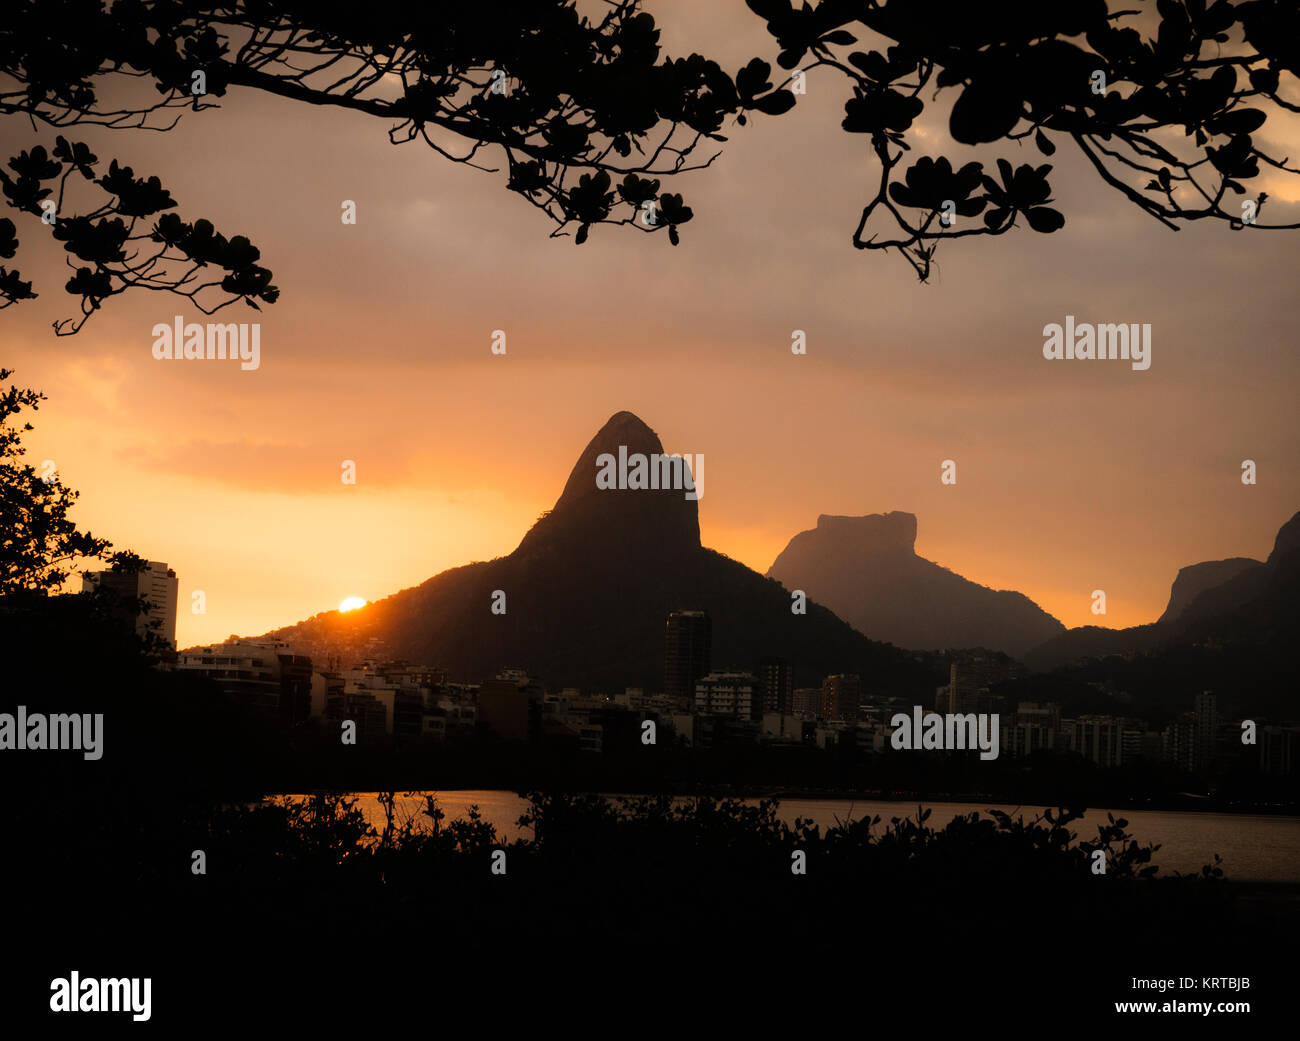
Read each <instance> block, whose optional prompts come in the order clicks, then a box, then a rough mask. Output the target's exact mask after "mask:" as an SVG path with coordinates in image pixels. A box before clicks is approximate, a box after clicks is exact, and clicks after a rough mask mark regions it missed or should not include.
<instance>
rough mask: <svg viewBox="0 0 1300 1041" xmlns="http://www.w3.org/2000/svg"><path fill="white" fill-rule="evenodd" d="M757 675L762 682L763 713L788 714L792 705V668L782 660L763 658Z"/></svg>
mask: <svg viewBox="0 0 1300 1041" xmlns="http://www.w3.org/2000/svg"><path fill="white" fill-rule="evenodd" d="M758 675H759V679H761V680H762V681H763V711H764V712H780V713H788V712H790V711H791V706H792V705H793V703H794V666H792V665H791V664H790V663H789V662H788V661H785V660H784V659H782V658H764V659H763V661H762V662H760V663H759V666H758Z"/></svg>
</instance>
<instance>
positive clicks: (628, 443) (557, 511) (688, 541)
mask: <svg viewBox="0 0 1300 1041" xmlns="http://www.w3.org/2000/svg"><path fill="white" fill-rule="evenodd" d="M663 454H664V446H663V442H662V441H660V440H659V435H658V434H656V433H655V432H654V431H653V430H652V429H650V427H649V426H648V425H647V424H646V423H645V422H644V421H643V420H642V419H641V418H640V417H639V416H637V415H636V414H635V413H632V412H627V411H622V412H615V413H614V414H613V415H612V416H610V417H609V419H608V420H606V421H605V425H604V426H602V427H601V428H600V430H598V431H597V432H596V436H595V437H593V438H592V439H591V440H590V441H589V442H588V443H587V447H586V448H584V449H583V450H582V454H581V455H579V456H578V461H577V462H576V463H575V464H574V465H573V469H572V470H571V471H570V472H569V479H568V480H567V481H566V482H565V483H564V491H563V492H561V494H560V497H559V499H558V500H557V501H556V503H555V507H554V508H553V509H552V510H551V511H550V512H549V513H547V514H545V515H544V516H543V517H542V518H541V520H539V521H538V522H537V523H536V524H534V525H533V527H532V528H531V529H530V530H529V532H528V534H527V535H525V536H524V539H523V541H522V542H521V543H520V544H519V549H520V550H523V549H525V548H527V549H530V550H531V549H536V548H538V546H539V545H541V544H543V543H544V542H547V541H550V540H554V539H564V540H569V539H594V540H597V542H598V543H601V544H603V543H606V542H609V541H611V540H614V541H623V542H627V541H635V542H637V543H639V544H647V543H648V544H654V543H659V544H662V546H663V547H664V548H665V549H699V547H700V519H699V512H698V509H697V504H696V502H695V500H694V499H687V498H686V491H685V489H678V488H663V489H660V488H656V489H649V488H646V489H641V488H601V487H600V486H599V485H598V484H597V483H596V476H597V473H598V472H600V470H601V458H602V456H608V457H612V458H613V460H614V461H615V465H618V462H619V460H625V461H626V463H625V464H624V466H625V467H626V466H627V465H628V464H630V463H631V462H632V460H633V458H634V457H636V456H645V457H646V459H647V460H649V459H650V458H651V457H658V456H662V455H663ZM656 482H657V479H656Z"/></svg>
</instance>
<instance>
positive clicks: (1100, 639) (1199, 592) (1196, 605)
mask: <svg viewBox="0 0 1300 1041" xmlns="http://www.w3.org/2000/svg"><path fill="white" fill-rule="evenodd" d="M1298 630H1300V513H1297V514H1296V515H1295V516H1293V517H1292V518H1291V519H1290V520H1289V521H1287V522H1286V523H1285V524H1284V525H1282V527H1281V528H1280V529H1279V530H1278V533H1277V538H1276V539H1275V540H1274V544H1273V552H1272V553H1270V554H1269V558H1268V560H1267V561H1265V562H1263V563H1260V562H1259V561H1258V560H1252V559H1251V558H1249V557H1230V558H1228V559H1227V560H1210V561H1205V562H1203V563H1200V564H1192V565H1190V566H1189V567H1185V568H1183V569H1182V570H1180V571H1179V572H1178V577H1177V578H1175V579H1174V584H1173V588H1172V589H1171V590H1170V592H1169V604H1168V606H1167V607H1166V608H1165V611H1164V613H1163V614H1162V615H1161V616H1160V617H1159V619H1157V620H1156V621H1155V622H1154V623H1152V624H1149V625H1136V626H1131V627H1130V628H1127V629H1103V628H1100V627H1098V626H1091V625H1089V626H1083V627H1081V628H1078V629H1070V630H1068V631H1067V632H1065V633H1062V634H1061V635H1060V636H1057V637H1054V638H1053V639H1051V640H1048V641H1046V642H1044V643H1043V644H1042V645H1041V646H1039V647H1035V648H1034V649H1033V650H1031V651H1030V652H1029V653H1028V654H1026V655H1025V663H1026V664H1027V665H1029V666H1030V667H1031V668H1033V669H1036V670H1039V671H1045V670H1048V669H1054V668H1057V667H1058V666H1062V665H1068V664H1070V663H1072V662H1076V661H1079V660H1080V659H1082V658H1104V657H1107V656H1108V655H1114V654H1121V655H1127V654H1135V653H1142V652H1150V651H1156V650H1159V649H1162V648H1165V647H1173V646H1179V645H1187V644H1191V643H1195V642H1198V641H1207V640H1209V641H1214V642H1218V643H1224V642H1231V643H1260V644H1277V643H1279V642H1285V641H1287V640H1290V639H1291V638H1292V637H1293V636H1294V635H1295V634H1296V633H1297V631H1298Z"/></svg>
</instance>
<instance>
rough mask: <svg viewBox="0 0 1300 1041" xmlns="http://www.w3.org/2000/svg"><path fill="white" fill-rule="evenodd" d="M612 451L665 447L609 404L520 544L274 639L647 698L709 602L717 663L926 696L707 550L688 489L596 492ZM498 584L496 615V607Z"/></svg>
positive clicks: (453, 672)
mask: <svg viewBox="0 0 1300 1041" xmlns="http://www.w3.org/2000/svg"><path fill="white" fill-rule="evenodd" d="M620 447H623V448H625V449H626V452H627V455H628V456H629V457H631V456H632V455H634V454H635V453H642V454H645V455H647V456H649V455H659V454H661V453H662V452H663V445H662V443H661V442H660V440H659V437H658V435H657V434H655V432H654V431H653V430H651V429H650V428H649V427H648V426H647V425H646V424H645V423H643V422H642V421H641V420H640V419H639V418H637V417H636V416H635V415H633V414H632V413H631V412H618V413H615V414H614V415H613V416H611V417H610V419H609V421H608V422H606V423H605V425H604V426H603V427H602V428H601V429H600V431H599V432H598V433H597V434H596V436H595V437H593V438H592V439H591V442H590V443H589V444H588V445H587V447H586V448H585V449H584V450H583V451H582V453H581V454H580V456H579V457H578V461H577V463H576V464H575V465H574V467H573V470H572V472H571V473H570V475H569V479H568V481H567V482H565V485H564V490H563V492H562V493H561V495H560V497H559V499H558V501H557V502H556V504H555V506H554V508H553V509H551V510H549V511H548V512H547V513H545V514H543V515H542V517H541V518H540V519H539V520H538V521H537V522H536V523H535V524H534V525H533V527H532V528H531V529H530V530H529V531H528V532H527V534H525V535H524V537H523V540H522V541H521V542H520V543H519V546H518V548H516V549H515V551H514V552H513V553H511V554H509V555H508V556H505V557H499V558H497V559H495V560H490V561H484V562H478V563H473V564H467V565H465V566H463V567H457V568H452V569H450V570H448V571H444V572H442V573H441V574H439V575H436V576H435V577H433V578H431V579H429V580H428V581H426V582H424V583H423V584H421V585H418V586H415V587H413V588H411V589H405V590H403V591H401V592H399V593H395V594H394V595H392V596H389V597H387V598H386V599H383V600H378V601H376V602H374V603H372V604H369V605H367V606H366V607H364V608H361V609H359V610H357V611H352V612H348V613H347V614H343V615H340V614H338V613H337V612H328V613H326V614H324V615H318V616H316V617H314V618H312V619H309V620H307V621H306V622H303V623H299V624H298V625H296V626H291V627H289V628H287V629H281V630H277V631H276V632H274V633H270V634H268V636H271V637H274V638H278V639H284V640H288V641H289V642H291V643H293V644H295V645H296V646H297V647H300V648H302V649H303V650H304V651H306V652H307V653H312V654H313V656H323V655H324V654H325V653H327V651H328V650H329V648H330V647H337V646H338V645H339V643H340V642H346V643H348V645H349V647H350V648H357V647H363V646H364V645H365V644H366V641H368V640H371V639H373V640H377V641H379V643H378V644H377V646H378V647H381V648H382V653H384V654H386V655H388V656H390V657H394V658H401V659H406V660H409V661H413V662H420V663H424V664H428V665H433V666H438V667H442V668H445V669H447V670H448V672H449V674H450V676H451V678H452V679H453V680H459V681H465V682H476V681H480V680H483V679H487V678H490V677H492V676H494V675H495V674H496V673H497V671H498V670H500V669H501V668H502V667H506V666H513V667H518V668H523V669H527V670H528V671H530V672H532V673H533V674H535V675H537V676H539V677H541V678H542V679H543V680H544V681H545V682H546V683H547V684H548V686H550V687H552V688H559V687H562V686H573V687H579V688H585V689H597V690H602V691H607V692H609V691H613V692H618V691H621V690H622V688H623V687H624V686H627V685H634V686H643V687H644V688H646V690H647V692H655V691H659V690H662V689H663V657H664V640H665V624H666V620H667V616H668V614H669V612H671V611H674V610H679V609H703V610H705V611H708V612H709V615H710V617H711V621H712V642H713V647H712V655H711V661H712V664H713V666H714V667H725V666H737V667H740V668H745V669H751V668H754V667H756V666H757V664H758V663H759V662H760V661H761V660H762V659H763V658H765V657H778V658H784V659H786V660H788V661H790V662H791V663H792V664H793V666H794V670H795V681H796V684H798V685H806V686H812V685H818V684H820V683H821V680H822V678H823V677H824V676H826V675H828V674H831V673H839V672H856V673H859V674H860V675H862V676H863V678H864V686H866V687H867V688H868V689H871V690H880V691H882V692H897V693H909V694H910V693H918V692H930V693H932V691H933V683H934V682H935V677H934V676H933V675H932V674H931V670H929V669H926V668H925V667H923V666H922V665H921V664H920V663H919V662H918V661H917V659H916V658H915V656H912V655H907V654H904V653H903V652H901V651H899V650H898V649H897V648H894V647H889V646H887V645H884V644H880V643H876V642H873V641H871V640H868V639H867V638H866V637H864V636H863V635H862V634H860V633H858V632H856V631H854V630H853V629H852V628H851V627H850V626H849V625H848V624H847V623H845V622H843V621H841V620H840V619H839V618H837V617H836V616H835V615H834V614H832V613H831V612H830V611H829V610H827V609H826V608H825V607H822V606H820V605H818V604H815V603H811V602H810V603H809V604H808V605H807V613H806V614H802V615H796V614H794V613H792V610H791V604H792V602H791V597H790V594H789V593H788V592H787V591H786V590H785V589H783V588H782V587H781V585H780V584H779V583H777V582H776V581H774V580H772V579H768V578H764V577H763V576H762V575H759V574H758V573H756V572H754V571H751V570H750V569H749V568H747V567H745V566H744V565H742V564H740V563H738V562H737V561H734V560H732V559H730V558H729V557H726V556H724V555H723V554H721V553H717V552H715V551H714V550H711V549H706V548H704V547H703V546H701V544H700V526H699V513H698V508H697V507H698V504H697V502H696V501H694V500H692V499H688V498H686V494H685V492H684V491H683V490H681V489H666V490H664V489H658V490H648V489H647V490H641V489H627V490H610V489H601V488H598V487H597V484H596V472H597V460H598V458H599V457H600V456H601V455H603V454H606V453H608V454H610V455H613V456H615V457H617V456H618V453H619V449H620ZM497 590H500V591H501V592H502V593H504V594H505V604H506V613H505V614H493V613H492V611H491V605H492V602H493V596H494V593H495V591H497Z"/></svg>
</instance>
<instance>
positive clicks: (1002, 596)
mask: <svg viewBox="0 0 1300 1041" xmlns="http://www.w3.org/2000/svg"><path fill="white" fill-rule="evenodd" d="M915 546H916V517H915V516H914V515H913V514H910V513H901V512H892V513H884V514H879V513H877V514H871V515H869V516H865V517H832V516H827V515H825V514H823V515H822V516H820V517H818V518H817V527H816V528H815V529H813V530H811V531H803V532H800V533H799V534H798V535H796V536H795V537H794V538H792V539H791V540H790V543H789V545H788V546H786V548H785V549H784V550H782V551H781V554H780V556H778V557H777V558H776V562H775V563H773V565H772V566H771V568H769V569H768V572H767V573H768V575H769V577H771V578H775V579H777V580H778V581H779V582H781V584H782V585H784V586H785V587H786V588H787V589H802V590H804V591H805V592H806V593H807V594H808V595H809V596H810V597H812V598H813V599H815V600H817V601H818V602H819V603H823V604H825V605H826V606H827V607H829V608H830V609H831V610H832V611H834V612H835V613H836V614H837V615H839V616H840V617H841V618H843V619H844V620H845V621H847V622H848V623H849V624H850V625H852V626H853V627H854V628H855V629H857V630H858V631H859V632H861V633H864V634H866V635H867V636H869V637H871V638H872V639H873V640H884V641H886V642H888V643H893V644H896V645H898V646H900V647H908V648H913V649H918V650H929V649H940V648H957V647H987V648H990V649H992V650H998V651H1003V652H1005V653H1007V654H1010V655H1012V656H1019V655H1020V654H1023V653H1024V652H1025V651H1026V650H1028V649H1029V648H1031V647H1035V646H1037V645H1039V644H1041V643H1042V642H1043V641H1044V640H1047V639H1048V638H1050V637H1052V636H1055V635H1057V634H1058V633H1062V632H1064V631H1065V626H1064V625H1062V624H1061V623H1060V622H1059V621H1057V620H1056V619H1055V618H1053V617H1052V616H1051V615H1050V614H1048V613H1047V612H1046V611H1044V610H1043V609H1042V608H1041V607H1039V606H1038V605H1037V604H1035V603H1034V602H1033V601H1032V600H1030V599H1029V598H1028V597H1027V596H1025V595H1024V594H1022V593H1016V592H1011V591H1006V590H995V589H990V588H988V587H987V586H982V585H979V584H978V583H975V582H972V581H970V580H969V579H966V578H963V577H962V576H961V575H958V574H956V573H954V572H952V571H949V570H948V569H947V568H944V567H940V566H939V565H938V564H935V563H933V562H932V561H929V560H926V559H925V558H924V557H919V556H917V555H916V548H915Z"/></svg>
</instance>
